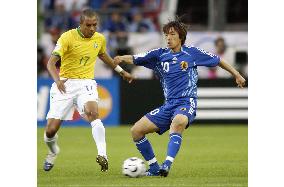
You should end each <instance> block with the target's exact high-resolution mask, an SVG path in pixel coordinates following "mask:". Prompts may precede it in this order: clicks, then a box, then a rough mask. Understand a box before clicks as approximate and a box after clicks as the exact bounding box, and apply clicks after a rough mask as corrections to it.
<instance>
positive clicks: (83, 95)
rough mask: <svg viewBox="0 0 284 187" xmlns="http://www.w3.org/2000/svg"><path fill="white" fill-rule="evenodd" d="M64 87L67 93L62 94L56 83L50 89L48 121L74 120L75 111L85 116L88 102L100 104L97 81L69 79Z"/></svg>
mask: <svg viewBox="0 0 284 187" xmlns="http://www.w3.org/2000/svg"><path fill="white" fill-rule="evenodd" d="M61 79H62V78H61ZM64 79H65V78H64ZM64 85H65V87H66V93H63V94H62V93H60V91H59V90H58V88H57V86H56V83H53V84H52V86H51V89H50V109H49V112H48V114H47V116H46V119H49V118H54V119H60V120H72V118H73V114H74V110H75V109H77V110H78V112H79V113H80V115H82V114H84V105H85V104H86V103H87V102H88V101H95V102H97V103H98V100H99V98H98V91H97V83H96V81H95V80H91V79H68V80H67V81H66V82H65V83H64Z"/></svg>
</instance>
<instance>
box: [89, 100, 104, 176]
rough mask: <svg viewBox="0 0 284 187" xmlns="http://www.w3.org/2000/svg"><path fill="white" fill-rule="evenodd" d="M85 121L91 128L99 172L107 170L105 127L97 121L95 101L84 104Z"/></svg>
mask: <svg viewBox="0 0 284 187" xmlns="http://www.w3.org/2000/svg"><path fill="white" fill-rule="evenodd" d="M84 111H85V119H86V120H87V121H89V123H90V124H91V126H92V135H93V138H94V140H95V142H96V146H97V150H98V156H97V162H98V163H99V164H100V165H101V171H103V172H104V171H107V170H108V160H107V154H106V140H105V127H104V125H103V123H102V121H101V120H100V119H99V114H98V104H97V102H95V101H88V102H87V103H86V104H85V109H84Z"/></svg>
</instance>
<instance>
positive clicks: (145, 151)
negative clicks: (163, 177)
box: [135, 136, 160, 173]
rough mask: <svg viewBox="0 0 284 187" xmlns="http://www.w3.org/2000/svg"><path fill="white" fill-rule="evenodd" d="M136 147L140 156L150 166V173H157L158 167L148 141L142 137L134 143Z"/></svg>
mask: <svg viewBox="0 0 284 187" xmlns="http://www.w3.org/2000/svg"><path fill="white" fill-rule="evenodd" d="M135 143H136V147H137V149H138V150H139V152H140V153H141V154H142V156H143V157H144V159H145V160H146V161H148V164H149V166H150V172H153V173H156V172H158V171H159V169H160V167H159V164H158V162H157V159H156V157H155V154H154V152H153V149H152V146H151V144H150V142H149V141H148V139H147V138H146V137H145V136H144V137H142V138H141V139H140V140H138V141H135Z"/></svg>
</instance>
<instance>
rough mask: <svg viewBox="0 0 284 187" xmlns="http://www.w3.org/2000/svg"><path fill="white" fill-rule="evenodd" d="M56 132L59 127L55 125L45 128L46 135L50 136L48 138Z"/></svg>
mask: <svg viewBox="0 0 284 187" xmlns="http://www.w3.org/2000/svg"><path fill="white" fill-rule="evenodd" d="M56 132H57V129H56V128H54V127H47V128H46V129H45V134H46V137H48V138H52V137H54V136H55V134H56Z"/></svg>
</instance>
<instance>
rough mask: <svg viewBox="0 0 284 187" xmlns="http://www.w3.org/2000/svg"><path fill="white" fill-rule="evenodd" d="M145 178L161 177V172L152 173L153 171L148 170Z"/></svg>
mask: <svg viewBox="0 0 284 187" xmlns="http://www.w3.org/2000/svg"><path fill="white" fill-rule="evenodd" d="M143 176H160V174H159V171H156V172H155V171H151V169H148V170H147V171H146V172H145V173H144V175H143Z"/></svg>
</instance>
